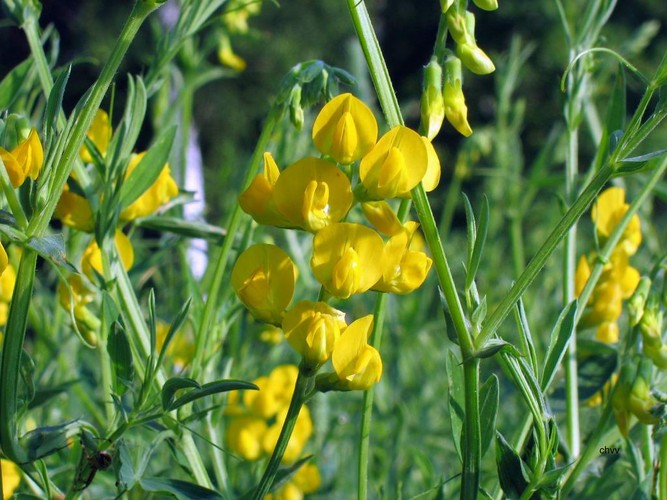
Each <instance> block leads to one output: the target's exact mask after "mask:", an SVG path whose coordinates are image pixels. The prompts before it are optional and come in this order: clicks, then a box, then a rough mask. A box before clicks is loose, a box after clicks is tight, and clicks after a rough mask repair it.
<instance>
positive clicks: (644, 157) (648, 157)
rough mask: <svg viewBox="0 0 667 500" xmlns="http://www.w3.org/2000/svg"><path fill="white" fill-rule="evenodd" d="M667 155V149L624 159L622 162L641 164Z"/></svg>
mask: <svg viewBox="0 0 667 500" xmlns="http://www.w3.org/2000/svg"><path fill="white" fill-rule="evenodd" d="M665 153H667V149H659V150H658V151H652V152H650V153H646V154H643V155H639V156H633V157H631V158H623V159H622V160H620V161H621V162H623V163H641V162H644V161H648V160H652V159H653V158H657V157H659V156H662V155H664V154H665Z"/></svg>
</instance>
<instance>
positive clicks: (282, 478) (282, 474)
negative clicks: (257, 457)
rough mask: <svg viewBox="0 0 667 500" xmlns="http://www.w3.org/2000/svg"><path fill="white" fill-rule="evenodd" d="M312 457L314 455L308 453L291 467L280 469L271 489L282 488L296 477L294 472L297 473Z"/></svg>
mask: <svg viewBox="0 0 667 500" xmlns="http://www.w3.org/2000/svg"><path fill="white" fill-rule="evenodd" d="M312 458H313V456H312V455H308V456H305V457H303V458H301V459H299V460H298V461H296V462H294V463H293V464H292V465H290V466H289V467H283V468H281V469H279V470H278V472H277V473H276V476H275V477H274V478H273V484H271V489H270V490H269V491H278V490H279V489H280V488H282V487H283V486H285V485H286V484H287V483H288V482H289V480H290V479H292V477H294V474H296V473H297V471H298V470H299V469H300V468H301V467H303V466H304V465H305V464H306V463H307V462H308V461H310V459H312Z"/></svg>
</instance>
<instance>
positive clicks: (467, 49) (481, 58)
mask: <svg viewBox="0 0 667 500" xmlns="http://www.w3.org/2000/svg"><path fill="white" fill-rule="evenodd" d="M456 55H457V56H459V58H461V61H462V62H463V64H464V65H465V67H466V68H468V69H469V70H470V71H472V72H473V73H475V74H476V75H488V74H489V73H493V72H494V71H495V70H496V67H495V66H494V64H493V61H491V59H490V58H489V56H487V55H486V53H485V52H484V51H483V50H482V49H480V48H479V47H478V46H477V44H476V43H474V42H473V43H469V42H466V43H461V44H458V45H457V47H456Z"/></svg>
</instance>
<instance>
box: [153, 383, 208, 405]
mask: <svg viewBox="0 0 667 500" xmlns="http://www.w3.org/2000/svg"><path fill="white" fill-rule="evenodd" d="M193 387H197V388H199V387H201V385H200V384H199V382H197V381H196V380H193V379H191V378H187V377H174V378H170V379H169V380H167V381H166V382H165V383H164V385H163V386H162V408H164V409H165V410H168V409H169V408H170V407H171V405H172V404H173V402H174V399H175V397H176V391H178V390H181V389H190V388H193Z"/></svg>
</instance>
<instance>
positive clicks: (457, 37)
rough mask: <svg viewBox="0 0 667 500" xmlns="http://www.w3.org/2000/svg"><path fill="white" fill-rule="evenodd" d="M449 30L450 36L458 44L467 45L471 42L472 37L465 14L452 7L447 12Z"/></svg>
mask: <svg viewBox="0 0 667 500" xmlns="http://www.w3.org/2000/svg"><path fill="white" fill-rule="evenodd" d="M446 17H447V28H448V29H449V33H450V35H452V38H453V39H454V41H455V42H456V43H457V44H461V43H466V42H469V41H470V40H471V38H470V37H471V35H470V34H469V33H468V28H467V23H466V18H465V15H464V13H462V12H460V11H459V10H458V9H457V8H455V7H452V8H451V9H449V10H447V14H446Z"/></svg>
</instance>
